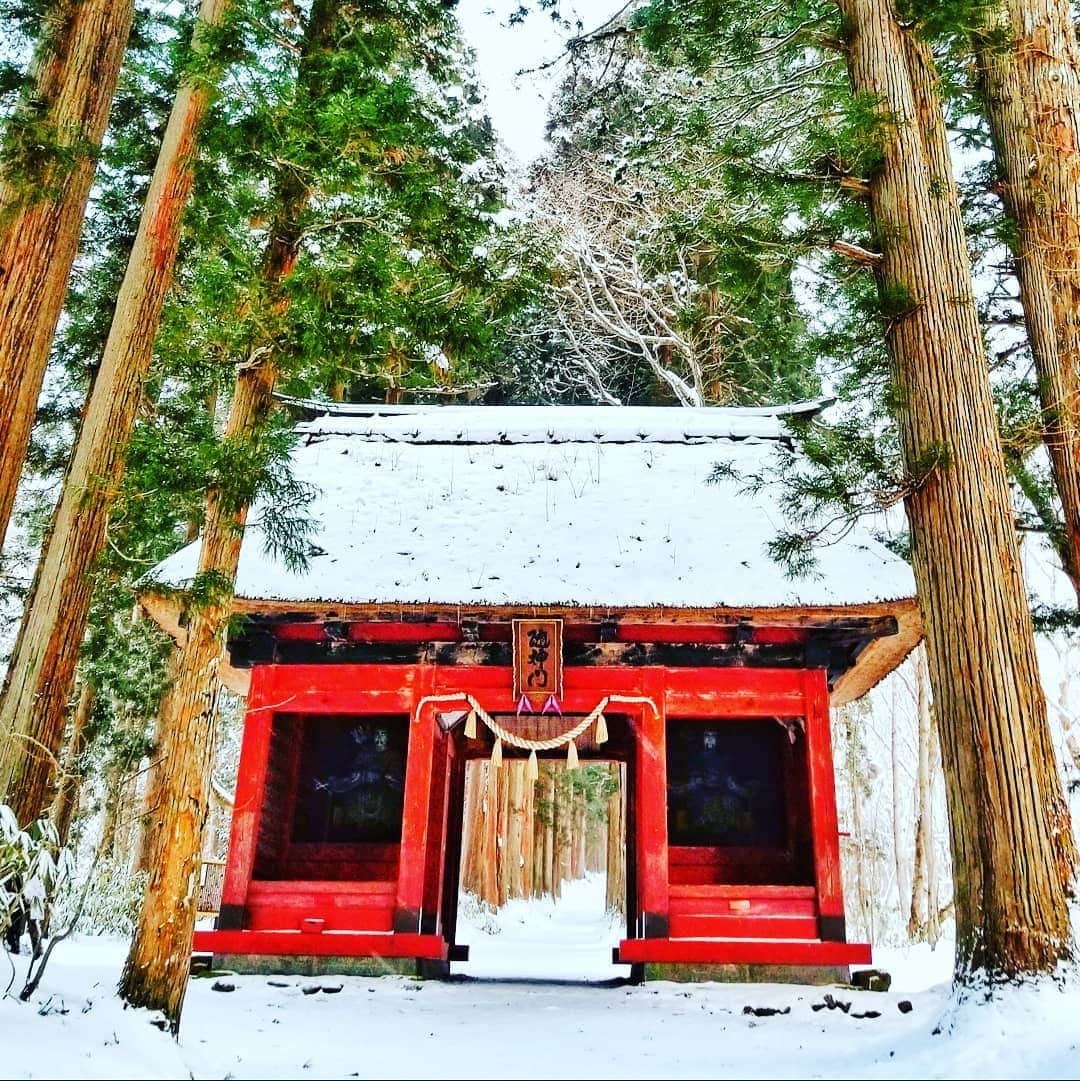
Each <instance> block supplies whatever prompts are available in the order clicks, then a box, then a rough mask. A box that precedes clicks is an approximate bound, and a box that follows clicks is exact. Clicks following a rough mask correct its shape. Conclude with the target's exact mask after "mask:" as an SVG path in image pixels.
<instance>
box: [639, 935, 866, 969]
mask: <svg viewBox="0 0 1080 1081" xmlns="http://www.w3.org/2000/svg"><path fill="white" fill-rule="evenodd" d="M618 959H619V962H620V963H623V964H627V963H630V964H633V963H639V962H647V961H654V962H657V963H661V964H664V963H669V964H679V963H685V964H699V965H702V964H716V965H862V964H869V963H870V945H869V943H863V942H820V941H804V940H799V939H794V940H792V939H760V938H734V939H723V938H681V939H680V938H631V939H623V941H622V942H620V943H619V954H618Z"/></svg>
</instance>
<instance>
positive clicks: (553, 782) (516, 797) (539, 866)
mask: <svg viewBox="0 0 1080 1081" xmlns="http://www.w3.org/2000/svg"><path fill="white" fill-rule="evenodd" d="M567 720H569V718H568V719H567ZM565 726H566V722H565V721H563V722H561V723H560V727H562V728H564V727H565ZM609 732H610V735H609V741H608V742H607V743H605V744H603V745H601V746H595V745H593V744H592V743H590V742H589V740H588V738H586V739H584V740H582V739H579V740H578V748H579V751H578V753H579V755H580V762H579V764H578V766H577V768H570V767H568V764H567V760H566V751H565V749H559V750H554V751H548V752H540V754H539V755H538V761H537V763H536V774H537V776H536V777H535V778H533V777H531V776H530V768H529V760H528V757H527V756H526V754H525V753H524V752H517V751H515V750H513V749H512V748H511V749H507V750H504V751H503V754H504V758H503V762H502V765H501V766H499V767H495V766H493V765H492V763H491V760H490V752H489V753H488V754H487V756H484V757H479V755H483V754H484V751H485V750H486V748H480V747H477V748H469V751H471V753H472V755H473V757H468V758H467V759H466V761H465V764H464V768H465V777H464V781H465V783H464V794H463V800H462V807H461V817H460V819H459V821H460V826H461V861H460V873H459V875H458V898H457V928H456V937H457V941H459V942H467V943H468V945H469V960H468V961H467V962H455V963H454V964H453V966H452V971H453V972H454V973H455V974H460V975H465V976H471V977H476V978H489V979H544V980H574V981H580V980H608V979H615V978H619V977H625V976H626V975H628V971H627V968H626V966H625V965H622V966H619V965H615V964H613V963H612V949H613V948H614V947H617V946H618V944H619V941H620V940H621V939H622V938H624V937H625V936H626V927H627V920H626V912H627V888H628V885H629V886H630V887H631V888H632V884H633V882H632V880H633V869H632V867H630V866H628V846H627V843H626V838H627V820H628V817H630V816H632V813H633V812H632V807H631V806H630V805H631V803H632V800H631V799H630V796H631V795H632V792H631V789H632V785H630V784H629V783H628V780H627V778H628V776H632V770H629V771H628V769H627V759H628V757H629V755H630V752H631V748H632V746H633V734H632V732H631V731H630V726H629V723H628V721H627V719H626V718H623V717H617V716H613V717H610V718H609ZM469 751H467V752H466V753H467V754H468V753H469ZM455 817H456V816H455ZM632 847H633V846H630V848H632ZM631 858H632V857H631Z"/></svg>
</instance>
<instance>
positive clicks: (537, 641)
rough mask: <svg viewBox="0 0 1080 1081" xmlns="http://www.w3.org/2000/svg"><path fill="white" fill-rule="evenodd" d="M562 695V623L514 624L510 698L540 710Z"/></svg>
mask: <svg viewBox="0 0 1080 1081" xmlns="http://www.w3.org/2000/svg"><path fill="white" fill-rule="evenodd" d="M562 693H563V621H562V620H561V619H515V620H514V698H516V699H520V698H521V696H522V695H525V696H526V697H527V698H528V699H529V701H530V702H535V703H539V704H540V705H541V706H542V705H543V704H544V703H545V702H546V701H547V700H548V698H549V697H550V696H551V695H554V696H555V698H556V699H559V698H562Z"/></svg>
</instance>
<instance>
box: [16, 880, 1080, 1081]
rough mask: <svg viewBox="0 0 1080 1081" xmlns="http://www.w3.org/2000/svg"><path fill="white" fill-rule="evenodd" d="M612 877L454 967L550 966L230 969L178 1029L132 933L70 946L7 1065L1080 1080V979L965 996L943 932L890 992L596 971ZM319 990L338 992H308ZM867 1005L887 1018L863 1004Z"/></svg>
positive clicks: (51, 1074)
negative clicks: (431, 970) (904, 1009)
mask: <svg viewBox="0 0 1080 1081" xmlns="http://www.w3.org/2000/svg"><path fill="white" fill-rule="evenodd" d="M602 889H603V880H602V879H599V880H595V879H594V880H592V881H590V882H589V883H585V884H581V883H579V884H575V885H573V886H572V887H571V888H570V889H568V890H567V892H566V897H565V898H564V903H563V904H560V905H551V904H539V903H529V904H526V903H519V904H517V905H510V906H507V908H505V909H504V910H503V912H502V913H500V914H499V916H498V918H497V919H496V920H495V921H494V923H495V924H496V925H497V926H498V927H499V931H498V933H497V934H494V935H484V934H483V932H481V931H480V930H478V929H476V928H475V927H473V928H470V933H469V934H468V936H467V937H468V939H469V944H470V945H471V946H472V947H473V957H474V960H473V961H471V962H470V963H469V965H468V966H460V967H461V969H462V971H467V970H472V971H473V972H474V973H484V974H485V975H486V976H489V977H492V976H498V975H500V974H502V973H509V972H513V973H514V974H515V975H516V976H518V977H522V978H526V977H536V976H543V975H549V976H551V975H554V976H558V977H559V979H558V980H557V981H552V982H546V983H544V982H524V980H517V981H511V980H500V979H492V978H484V979H466V980H464V981H462V982H453V983H437V982H428V983H421V982H418V981H415V980H412V979H409V978H406V977H397V976H384V977H382V978H361V977H338V978H326V977H321V978H318V979H310V978H303V977H282V978H280V979H278V980H274V983H275V984H278V986H273V985H272V984H271V982H270V980H269V979H268V978H267V977H265V976H238V977H228V982H229V983H231V984H233V985H234V986H235V990H234V991H233V992H232V993H229V994H226V993H221V992H217V991H214V990H213V988H212V984H213V982H214V981H213V980H212V979H195V980H192V982H191V985H190V988H189V991H188V997H187V1005H186V1007H185V1013H184V1024H183V1029H182V1032H181V1038H180V1041H179V1043H178V1044H177V1043H175V1042H174V1041H173V1040H171V1039H170V1038H169V1037H168V1036H167V1035H165V1034H164V1033H162V1032H160V1031H159V1030H158V1029H156V1028H155V1027H153V1025H152V1024H151V1018H150V1017H149V1016H148V1015H147V1014H146V1013H145V1012H143V1011H137V1010H124V1009H123V1008H122V1006H121V1004H120V1003H119V1001H118V1000H117V998H116V997H115V994H114V989H115V986H116V982H117V979H118V977H119V974H120V968H121V965H122V963H123V958H124V954H125V951H126V944H125V943H123V942H118V941H115V940H103V939H94V938H85V939H82V940H79V941H75V942H65V943H62V944H61V945H60V946H59V947H58V948H57V950H56V954H55V956H54V958H53V961H52V963H51V966H50V969H49V971H48V973H47V974H46V977H45V980H44V982H43V986H42V989H41V991H40V992H39V994H38V995H37V996H36V997H35V1000H34V1001H33V1002H32V1003H29V1004H22V1003H19V1002H17V1001H16V1000H14V999H11V998H8V999H6V1000H4V1001H2V1002H0V1040H2V1044H0V1046H2V1047H3V1052H2V1057H0V1074H2V1076H4V1077H13V1078H59V1077H63V1078H143V1077H144V1078H186V1077H195V1078H225V1077H229V1078H236V1079H241V1078H291V1077H299V1078H338V1077H340V1078H348V1077H362V1078H384V1077H386V1078H390V1077H392V1078H402V1077H405V1078H411V1077H417V1078H426V1077H432V1078H436V1077H437V1078H466V1077H468V1078H473V1077H480V1078H503V1077H513V1078H546V1077H559V1078H641V1079H651V1078H669V1077H672V1078H674V1077H677V1078H716V1077H746V1078H749V1077H845V1078H846V1077H896V1078H913V1077H978V1078H980V1079H982V1078H995V1077H1016V1076H1023V1077H1047V1078H1070V1077H1072V1078H1075V1077H1080V985H1078V984H1077V983H1076V982H1075V981H1074V983H1073V984H1072V985H1070V987H1069V988H1068V990H1066V991H1060V990H1058V989H1057V988H1056V987H1054V986H1053V985H1050V984H1043V985H1039V986H1036V987H1031V988H1026V989H1023V990H1011V991H1009V992H1007V993H1006V994H1004V995H1003V996H1002V998H1001V999H1000V1000H998V1001H996V1002H994V1003H992V1004H990V1005H980V1004H976V1003H968V1004H965V1005H964V1006H962V1007H959V1008H957V1007H956V1005H955V1003H954V1001H953V999H952V998H951V996H950V994H949V991H948V986H947V984H944V983H941V982H936V981H939V980H940V979H941V978H942V977H943V976H945V975H947V972H948V968H949V965H950V958H949V951H948V950H947V949H946V948H944V947H943V948H942V949H939V950H938V951H936V952H935V953H933V954H931V953H930V951H928V950H912V951H909V952H908V954H907V956H906V959H904V958H901V957H900V956H899V955H898V954H894V952H893V951H886V950H882V951H879V958H878V962H879V964H880V965H881V966H882V967H885V968H891V969H892V971H893V972H894V976H895V984H894V987H896V988H897V989H896V990H894V991H891V992H889V993H887V994H875V993H865V992H857V991H848V990H842V989H837V988H831V989H830V988H817V987H806V986H784V985H779V984H756V985H732V984H726V985H725V984H675V983H667V982H657V983H649V984H645V985H643V986H639V987H629V986H598V985H595V984H588V983H584V982H582V980H583V978H584V977H589V978H596V977H600V976H605V975H610V970H611V966H609V965H606V964H603V963H601V962H603V960H604V958H605V957H609V956H610V953H609V952H608V951H609V950H610V939H611V937H612V936H613V935H617V934H618V929H617V928H613V927H612V925H611V924H610V923H609V921H607V920H606V919H605V918H604V917H603V916H602V915H601V914H600V913H599V907H600V905H599V904H598V903H596V902H597V898H598V895H597V890H601V891H602ZM599 897H602V893H600V894H599ZM590 928H591V930H590ZM463 937H466V936H465V935H463ZM894 962H896V964H894ZM23 964H25V960H24V961H23ZM20 975H21V969H20ZM573 979H576V980H577V982H576V983H574V982H570V981H571V980H573ZM316 986H322V987H328V988H336V987H340V988H341V990H340V991H339V992H337V993H327V992H326V991H318V992H315V993H312V994H305V993H304V989H305V988H307V989H309V990H310V989H311V988H313V987H316ZM917 987H927V988H928V989H926V990H915V988H917ZM907 988H911V989H912V990H911V991H910V992H909V991H908V990H907ZM828 992H831V993H832V994H833V995H834V996H835V997H836V998H837V999H840V1000H842V1001H844V1002H851V1003H852V1006H851V1011H850V1013H844V1012H843V1011H841V1010H840V1009H833V1010H830V1009H821V1010H819V1011H814V1010H813V1009H812V1008H811V1007H812V1006H813V1005H814V1004H820V1003H822V1002H823V1001H824V995H825V993H828ZM905 999H906V1000H908V1001H910V1002H911V1003H912V1005H913V1007H914V1008H913V1010H912V1011H911V1012H909V1013H907V1014H903V1013H901V1012H900V1010H899V1008H898V1004H899V1003H900V1002H901V1001H903V1000H905ZM746 1006H753V1007H762V1006H768V1007H774V1008H777V1009H789V1010H790V1013H787V1014H784V1015H778V1016H773V1017H754V1016H752V1015H746V1014H744V1013H743V1009H744V1007H746ZM60 1009H65V1010H67V1011H68V1012H67V1013H61V1012H59V1010H60ZM868 1010H875V1011H878V1012H880V1014H881V1016H880V1017H878V1018H876V1019H874V1018H864V1019H857V1018H856V1017H855V1016H854V1015H855V1014H857V1013H863V1012H865V1011H868ZM939 1027H940V1028H941V1032H940V1034H938V1035H934V1034H933V1033H934V1030H935V1029H936V1028H939Z"/></svg>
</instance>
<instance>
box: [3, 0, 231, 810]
mask: <svg viewBox="0 0 1080 1081" xmlns="http://www.w3.org/2000/svg"><path fill="white" fill-rule="evenodd" d="M228 6H229V5H228V0H203V3H202V6H201V8H200V13H199V22H198V24H197V26H196V30H195V33H194V36H193V41H192V49H191V54H192V55H191V59H190V68H189V71H188V73H187V74H186V76H185V78H184V79H183V81H182V82H181V85H180V88H179V89H178V91H177V95H176V99H175V101H174V103H173V108H172V112H171V114H170V116H169V122H168V125H167V127H166V129H165V135H164V138H163V141H162V144H161V150H160V152H159V155H158V159H157V164H156V166H155V169H154V175H153V177H152V178H151V182H150V190H149V193H148V195H147V200H146V203H145V205H144V207H143V212H142V217H141V219H140V222H139V229H138V233H137V234H136V237H135V243H134V245H133V247H132V250H131V255H130V256H129V259H128V264H127V270H126V272H125V274H124V280H123V282H122V284H121V286H120V292H119V295H118V297H117V301H116V309H115V312H114V314H113V319H112V325H111V327H110V330H109V336H108V338H107V340H106V343H105V348H104V352H103V355H102V361H101V367H100V370H99V372H98V374H97V377H96V379H95V380H94V384H93V388H92V390H91V394H90V399H89V401H88V403H87V406H86V410H85V412H84V415H83V420H82V425H81V428H80V431H79V436H78V439H77V441H76V444H75V449H74V451H73V454H72V459H71V462H70V464H69V466H68V471H67V474H66V476H65V478H64V486H63V490H62V492H61V495H60V501H59V503H58V505H57V507H56V511H55V513H54V514H53V518H52V523H51V527H50V531H49V535H48V538H47V540H46V543H45V547H44V550H43V552H42V554H41V558H40V561H39V563H38V567H37V571H36V573H35V576H34V583H33V585H32V587H31V591H30V595H29V597H28V598H27V604H26V609H25V611H24V614H23V620H22V624H21V626H20V628H19V635H18V639H17V640H16V644H15V651H14V653H13V654H12V658H11V662H10V665H9V667H8V672H7V678H6V680H5V685H4V692H3V696H2V698H0V735H2V738H3V746H2V748H0V796H2V797H3V799H4V800H5V802H7V803H8V804H9V805H10V806H11V807H12V809H13V811H14V812H15V814H16V817H17V819H18V821H20V822H32V821H34V820H35V819H36V818H37V817H38V816H39V815H40V814H41V813H42V811H43V810H44V809H45V807H47V806H48V804H49V802H50V800H51V798H52V791H51V788H52V784H53V779H54V774H55V766H56V761H57V756H58V752H59V750H60V744H61V739H62V735H63V727H64V719H65V713H66V708H67V704H68V700H69V699H70V697H71V694H72V689H73V685H74V678H75V666H76V662H77V659H78V653H79V647H80V645H81V643H82V640H83V636H84V634H85V632H86V624H87V616H88V613H89V608H90V601H91V590H92V585H93V578H92V574H91V569H92V567H93V564H94V560H95V559H96V558H97V556H98V553H99V552H100V551H101V549H102V547H103V546H104V543H105V531H106V526H107V522H108V514H109V510H110V508H111V506H112V505H113V503H114V502H115V499H116V496H117V490H118V486H119V483H120V479H121V476H122V474H123V470H124V464H125V460H126V456H127V451H128V443H129V440H130V437H131V433H132V430H133V428H134V425H135V422H136V420H137V418H138V415H139V410H140V407H141V404H142V392H143V384H144V382H145V380H146V376H147V372H148V369H149V365H150V361H151V356H152V347H153V341H154V335H155V333H156V332H157V328H158V323H159V321H160V318H161V311H162V307H163V305H164V302H165V295H166V292H167V291H168V288H169V286H170V284H171V281H172V271H173V265H174V262H175V259H176V253H177V248H178V246H179V242H180V225H181V219H182V217H183V213H184V209H185V207H186V205H187V201H188V197H189V195H190V193H191V188H192V184H193V182H194V163H195V158H196V155H197V152H198V136H199V128H200V125H201V123H202V119H203V116H204V114H205V112H206V109H207V106H208V103H209V100H210V96H211V91H212V86H213V82H214V75H215V68H216V65H215V63H214V61H213V56H212V49H211V46H212V44H213V39H214V37H215V34H214V32H213V31H214V28H216V27H218V26H219V25H220V24H221V22H222V19H223V16H224V14H225V12H226V10H227V8H228Z"/></svg>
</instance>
